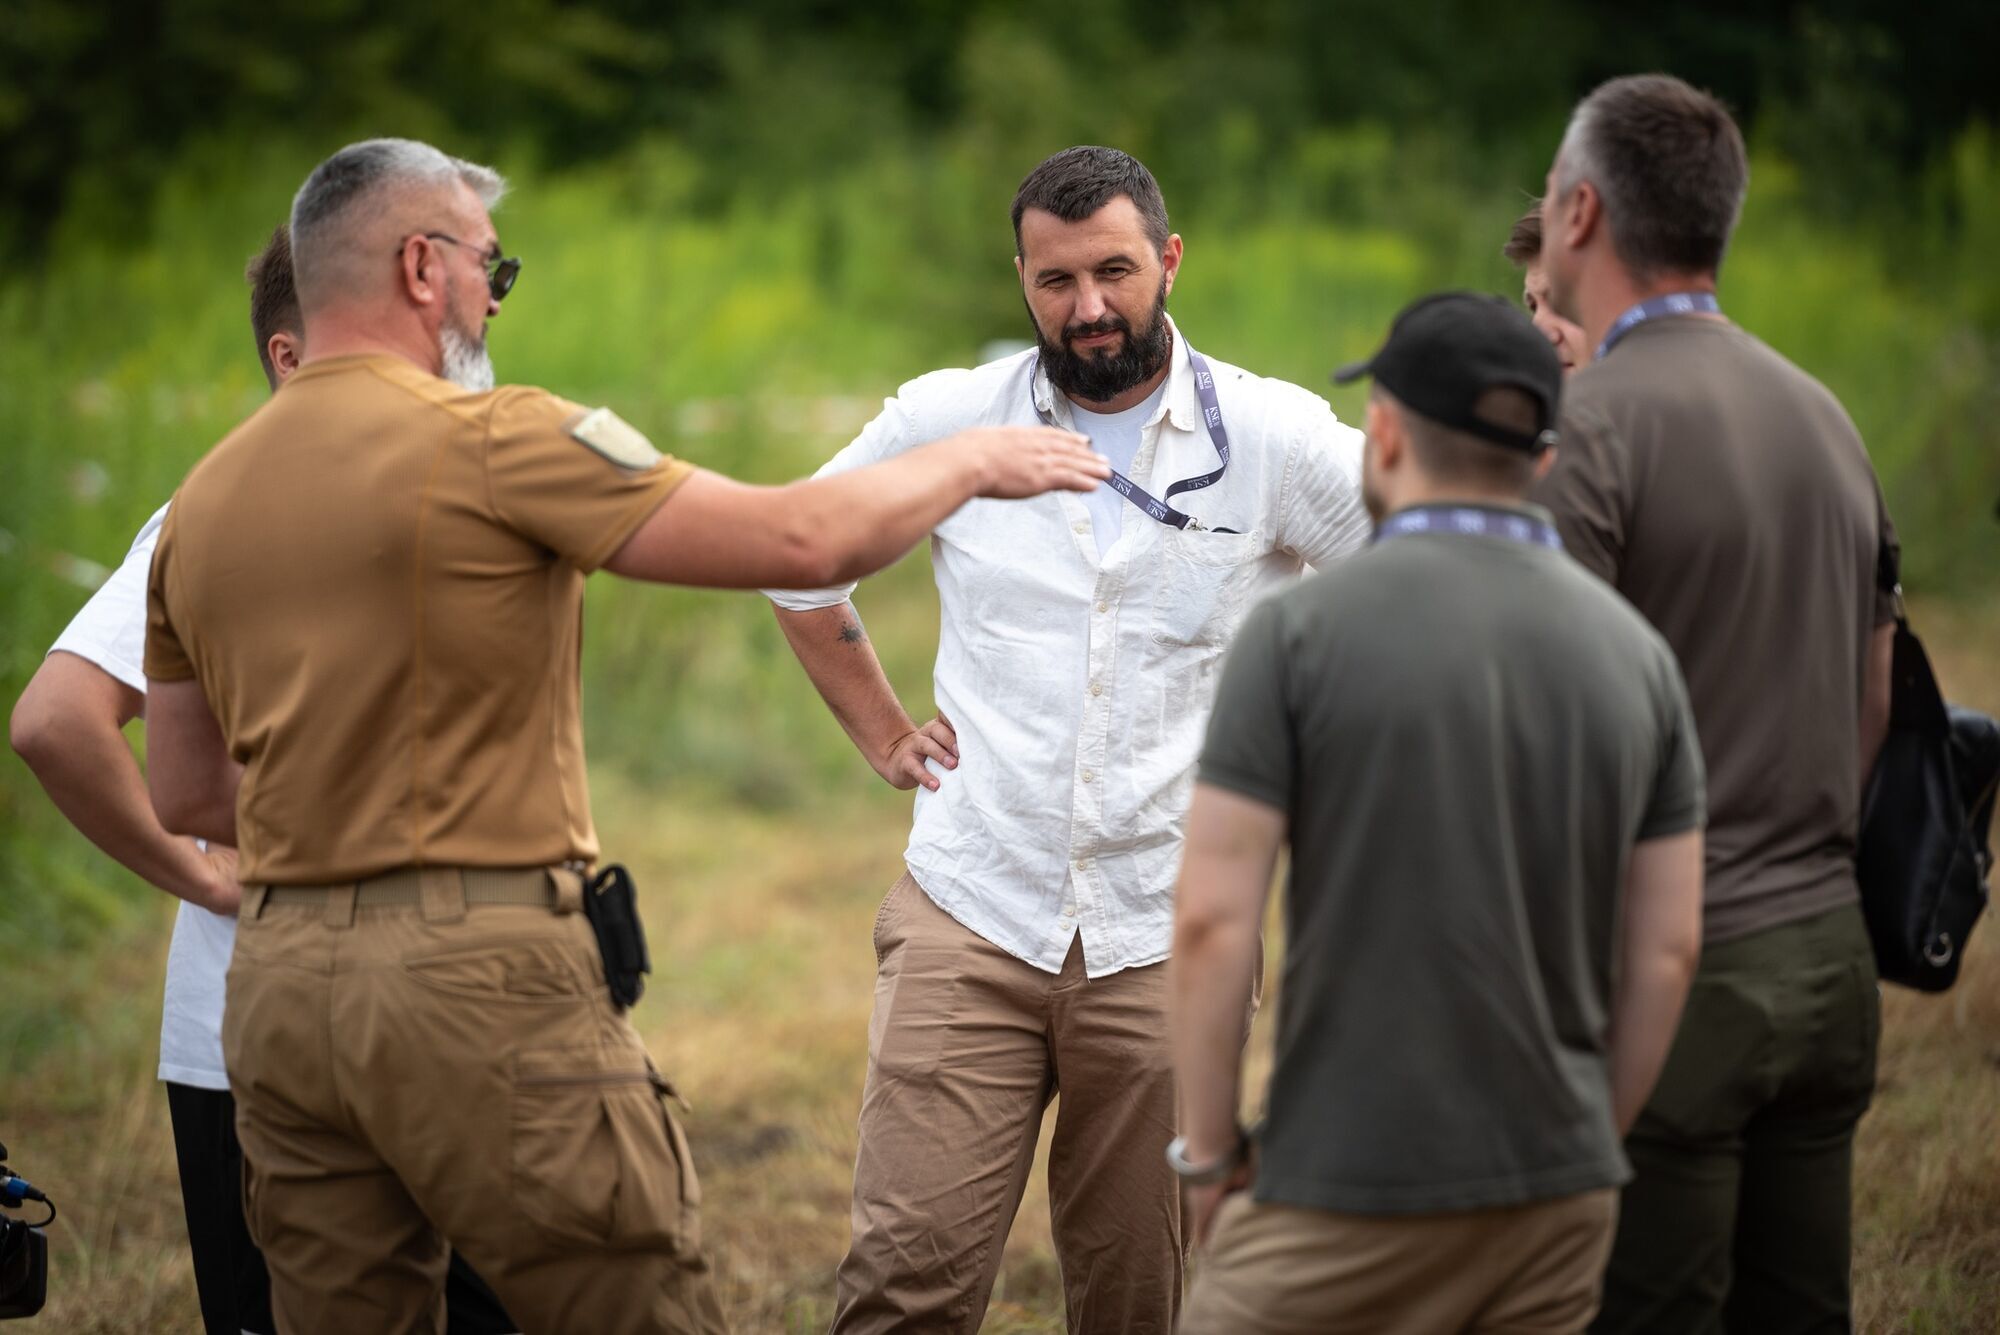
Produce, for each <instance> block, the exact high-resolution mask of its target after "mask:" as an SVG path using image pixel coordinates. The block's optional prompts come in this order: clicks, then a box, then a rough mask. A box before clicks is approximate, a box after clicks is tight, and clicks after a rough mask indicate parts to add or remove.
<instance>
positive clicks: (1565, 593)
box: [1200, 511, 1702, 1214]
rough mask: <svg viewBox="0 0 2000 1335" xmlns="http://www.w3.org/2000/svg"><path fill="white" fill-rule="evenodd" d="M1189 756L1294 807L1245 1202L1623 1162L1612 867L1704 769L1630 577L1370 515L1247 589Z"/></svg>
mask: <svg viewBox="0 0 2000 1335" xmlns="http://www.w3.org/2000/svg"><path fill="white" fill-rule="evenodd" d="M1516 513H1528V514H1534V515H1537V516H1539V515H1540V512H1538V511H1527V512H1516ZM1544 517H1545V516H1544ZM1200 777H1201V781H1202V782H1203V783H1207V784H1214V785H1216V786H1219V787H1222V788H1227V789H1229V790H1231V791H1232V792H1236V793H1240V794H1242V795H1244V796H1246V797H1249V798H1252V799H1254V800H1256V801H1259V802H1264V803H1267V804H1269V805H1271V806H1274V807H1278V808H1280V809H1282V810H1283V811H1284V812H1285V814H1286V817H1287V820H1288V826H1289V835H1288V837H1289V839H1290V843H1291V871H1290V877H1289V880H1288V883H1287V890H1286V895H1285V931H1286V940H1285V961H1284V975H1283V984H1282V986H1281V988H1280V989H1279V993H1278V1045H1277V1064H1276V1069H1275V1070H1274V1072H1273V1074H1272V1076H1271V1087H1270V1095H1269V1119H1268V1121H1267V1123H1266V1124H1265V1127H1264V1129H1263V1131H1262V1133H1261V1139H1260V1160H1259V1166H1258V1172H1257V1182H1256V1197H1257V1199H1258V1200H1262V1201H1277V1202H1284V1203H1287V1204H1293V1205H1303V1206H1311V1207H1317V1208H1320V1209H1327V1210H1339V1211H1346V1212H1352V1213H1364V1214H1404V1213H1433V1212H1442V1211H1451V1210H1466V1209H1477V1208H1483V1207H1489V1206H1501V1205H1512V1204H1519V1203H1523V1202H1529V1201H1535V1200H1543V1199H1548V1198H1552V1197H1556V1196H1563V1195H1568V1194H1571V1193H1574V1192H1579V1191H1588V1190H1593V1189H1596V1188H1599V1187H1606V1186H1612V1185H1615V1184H1617V1183H1619V1182H1622V1181H1624V1180H1625V1178H1626V1177H1628V1176H1629V1171H1628V1168H1627V1166H1626V1162H1625V1158H1624V1154H1623V1152H1622V1150H1621V1148H1620V1144H1619V1137H1618V1132H1617V1130H1616V1128H1615V1126H1614V1124H1613V1121H1612V1112H1611V1089H1610V1081H1609V1071H1608V1066H1607V1062H1606V1052H1605V1038H1606V1031H1607V1027H1608V1025H1609V1021H1610V1001H1611V989H1612V975H1613V961H1614V958H1615V946H1616V941H1617V928H1618V921H1619V904H1620V900H1621V896H1622V893H1623V886H1624V878H1625V872H1626V865H1627V861H1628V858H1629V856H1630V853H1631V850H1632V846H1633V844H1634V843H1635V842H1637V841H1640V840H1646V839H1653V838H1658V837H1663V836H1666V835H1671V834H1679V833H1682V832H1684V831H1687V830H1690V829H1693V828H1696V827H1697V826H1699V825H1700V823H1701V820H1702V771H1701V758H1700V755H1699V752H1698V750H1697V748H1696V745H1695V734H1694V724H1693V721H1692V720H1691V718H1690V717H1689V714H1688V708H1687V703H1686V697H1685V693H1684V691H1683V689H1682V686H1681V681H1680V675H1679V673H1678V672H1677V671H1676V669H1675V667H1674V661H1673V655H1672V654H1671V653H1670V652H1669V651H1668V649H1667V647H1666V645H1665V644H1664V643H1663V642H1662V641H1661V639H1660V637H1659V635H1658V634H1657V633H1655V632H1654V631H1653V630H1652V628H1651V627H1649V626H1647V625H1646V623H1645V621H1644V620H1643V619H1641V618H1640V617H1639V616H1638V615H1637V614H1636V613H1635V612H1633V610H1632V609H1631V608H1630V607H1629V606H1627V605H1626V604H1625V602H1624V601H1623V600H1622V599H1620V598H1619V597H1618V596H1617V595H1615V594H1614V593H1612V592H1611V590H1610V589H1608V588H1606V587H1605V586H1604V584H1603V583H1601V582H1600V581H1598V580H1596V579H1594V578H1592V577H1591V576H1590V575H1589V574H1588V573H1587V572H1586V571H1584V570H1583V568H1582V567H1581V566H1578V565H1577V564H1576V563H1575V562H1574V561H1572V560H1570V559H1569V558H1568V557H1567V556H1565V555H1563V554H1562V553H1561V552H1559V551H1554V550H1550V549H1548V548H1544V547H1537V546H1532V545H1529V544H1526V543H1521V542H1515V541H1511V540H1508V539H1505V538H1500V537H1487V536H1473V535H1466V534H1460V533H1456V532H1439V531H1434V532H1430V533H1422V534H1408V535H1405V536H1400V537H1393V538H1389V539H1386V540H1384V541H1382V542H1379V543H1377V544H1376V545H1375V546H1373V547H1371V548H1369V549H1368V550H1367V551H1365V552H1363V553H1361V554H1360V555H1358V556H1354V557H1350V558H1349V559H1348V560H1347V561H1345V562H1343V563H1341V564H1340V565H1339V566H1336V567H1334V568H1332V569H1330V570H1328V571H1326V572H1325V573H1323V574H1319V575H1316V576H1313V577H1312V578H1310V579H1308V580H1306V581H1305V582H1303V583H1301V584H1299V585H1296V586H1294V587H1293V588H1291V589H1289V590H1287V591H1285V592H1283V593H1281V594H1279V595H1277V596H1276V597H1274V598H1272V599H1270V600H1269V601H1267V602H1265V603H1264V604H1262V605H1261V606H1260V607H1258V608H1257V609H1256V610H1255V611H1254V612H1252V613H1251V615H1250V617H1249V619H1248V620H1247V621H1246V623H1245V624H1244V626H1243V629H1242V631H1241V632H1240V633H1239V634H1238V636H1237V639H1236V643H1235V646H1234V647H1233V648H1232V650H1231V651H1230V655H1229V658H1228V661H1227V662H1226V663H1225V665H1224V667H1223V671H1222V679H1221V683H1220V686H1219V688H1218V693H1217V696H1216V701H1215V708H1214V712H1213V714H1212V715H1211V717H1210V721H1209V730H1208V742H1207V745H1206V747H1205V749H1204V750H1203V752H1202V757H1201V770H1200Z"/></svg>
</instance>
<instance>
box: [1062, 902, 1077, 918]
mask: <svg viewBox="0 0 2000 1335" xmlns="http://www.w3.org/2000/svg"><path fill="white" fill-rule="evenodd" d="M1075 916H1076V905H1074V904H1065V905H1063V917H1065V918H1074V917H1075Z"/></svg>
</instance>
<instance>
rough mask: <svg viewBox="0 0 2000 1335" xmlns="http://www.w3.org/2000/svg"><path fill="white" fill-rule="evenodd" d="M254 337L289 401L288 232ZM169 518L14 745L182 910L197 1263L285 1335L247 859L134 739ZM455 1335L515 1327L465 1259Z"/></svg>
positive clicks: (293, 313)
mask: <svg viewBox="0 0 2000 1335" xmlns="http://www.w3.org/2000/svg"><path fill="white" fill-rule="evenodd" d="M245 277H246V278H247V279H248V280H249V283H250V290H251V294H250V325H251V329H252V332H253V333H254V334H255V335H256V338H257V356H258V358H259V360H260V361H261V362H262V363H263V367H264V376H265V378H266V379H267V380H268V381H269V382H270V385H271V388H272V390H273V391H275V390H276V389H277V388H278V386H279V385H280V384H281V383H283V382H284V380H285V379H286V377H288V376H290V375H291V373H292V372H293V371H295V370H297V369H298V366H299V358H300V354H301V352H302V350H303V344H304V339H303V337H302V335H301V333H300V329H301V320H300V315H299V300H298V293H297V291H296V289H295V288H294V286H293V283H292V251H291V245H290V241H289V234H288V232H287V229H286V228H284V227H279V228H278V229H277V230H276V231H275V232H273V233H272V235H271V239H270V241H269V242H267V243H266V245H265V246H264V249H263V250H262V251H260V252H258V254H257V256H256V257H255V258H254V259H252V260H251V261H250V265H249V268H248V270H247V271H246V273H245ZM166 515H167V507H166V506H164V505H163V506H161V507H160V508H159V509H158V510H156V511H154V512H153V516H152V518H150V519H148V520H147V521H146V524H145V526H144V527H143V528H141V529H140V530H139V534H138V536H137V537H135V538H134V539H133V540H132V547H131V550H130V551H128V552H127V553H126V555H125V559H124V560H123V561H122V562H120V563H119V566H118V569H117V570H115V571H113V572H112V574H111V577H110V578H109V579H107V580H106V581H105V582H104V584H103V586H102V587H100V588H99V589H98V591H97V592H96V593H95V594H93V595H91V598H90V601H89V602H87V603H85V604H84V606H83V609H82V610H81V611H79V612H78V613H77V614H76V617H75V619H74V620H72V621H71V622H70V623H69V626H68V628H67V629H65V630H64V631H63V633H62V634H61V635H60V636H58V637H57V638H56V642H55V644H54V645H52V646H50V648H49V653H48V657H47V658H46V659H44V660H43V662H42V666H41V667H40V668H39V669H37V671H36V672H35V675H34V677H33V678H32V679H31V680H30V681H29V683H28V686H27V689H26V690H24V691H22V693H21V698H20V700H19V701H18V702H17V703H16V704H15V707H14V713H13V717H12V720H11V723H10V728H9V734H10V740H11V741H12V743H13V746H14V749H15V750H16V751H17V752H19V753H20V755H21V758H22V759H23V760H25V761H26V762H27V763H28V766H29V768H30V769H32V770H33V771H34V773H35V777H36V778H37V779H38V780H40V781H41V784H42V787H43V788H44V789H45V790H46V791H47V792H48V794H49V797H50V798H51V799H52V800H53V801H54V802H55V804H56V806H57V807H58V808H60V809H61V810H62V813H63V814H64V815H65V816H67V817H68V818H69V820H70V822H71V823H72V824H74V825H75V826H76V828H77V829H78V830H79V831H81V832H82V833H83V834H84V835H85V837H87V838H88V839H89V840H90V841H91V842H92V843H94V844H96V845H97V846H98V847H99V848H101V849H103V850H104V852H105V853H107V854H109V855H110V856H111V857H113V858H115V859H117V861H118V862H120V863H122V864H123V865H124V866H125V867H127V868H128V869H130V870H131V871H132V872H134V873H136V874H137V875H138V876H140V877H142V878H143V879H145V880H146V881H148V882H150V883H151V884H153V885H155V886H157V887H159V888H160V889H162V890H165V891H166V892H167V893H168V894H171V895H173V896H175V897H176V898H178V899H179V900H180V901H181V904H180V910H179V914H178V916H177V917H175V919H174V934H173V941H172V943H171V944H170V945H169V946H168V948H167V982H166V994H165V997H164V999H163V1004H162V1007H161V1012H160V1080H161V1081H162V1082H163V1083H164V1084H165V1085H166V1087H167V1109H168V1114H169V1116H170V1117H171V1118H172V1120H173V1128H174V1157H175V1159H176V1160H177V1162H178V1165H179V1169H180V1179H181V1203H182V1206H183V1209H184V1211H185V1214H186V1217H187V1229H188V1249H189V1251H190V1252H191V1253H192V1254H193V1258H194V1274H195V1288H196V1291H197V1294H198V1297H199V1300H200V1304H201V1313H202V1324H203V1326H204V1327H205V1329H206V1330H207V1332H208V1335H237V1332H239V1331H240V1332H245V1333H246V1335H272V1332H275V1331H276V1329H277V1326H276V1325H275V1323H274V1322H273V1319H272V1316H271V1291H270V1277H269V1275H268V1273H267V1271H266V1269H265V1266H264V1258H263V1255H262V1253H260V1252H259V1251H258V1250H257V1246H256V1244H255V1243H254V1242H253V1241H252V1240H251V1238H250V1231H249V1228H248V1227H247V1226H246V1225H245V1223H244V1219H243V1201H242V1177H243V1173H242V1152H241V1149H240V1148H239V1146H238V1144H237V1140H236V1131H235V1126H234V1120H235V1100H234V1099H233V1098H232V1097H231V1095H230V1093H229V1077H228V1075H227V1073H226V1072H225V1071H224V1070H223V1066H222V1009H223V978H224V975H225V974H227V972H228V970H229V956H230V952H231V950H232V949H233V947H234V946H235V942H236V909H237V904H238V902H239V901H240V900H241V898H242V893H243V891H242V887H241V886H240V885H238V884H237V882H236V851H235V850H234V849H232V848H226V847H222V846H219V845H218V846H213V847H211V846H209V845H207V844H204V843H203V842H202V841H200V840H196V839H185V838H181V837H179V836H177V835H172V834H169V833H167V831H166V830H165V829H164V828H162V827H161V825H160V821H159V817H158V816H156V815H155V814H154V812H153V805H152V801H151V799H150V798H149V797H148V795H147V791H146V780H145V777H144V776H143V775H142V774H141V773H140V772H139V766H138V762H137V761H135V760H134V759H133V756H132V751H131V748H130V747H128V746H127V745H126V743H125V738H124V736H123V733H122V729H123V728H124V727H125V725H126V724H128V723H130V722H131V721H132V720H133V719H134V718H137V717H138V716H139V715H140V714H141V713H143V712H144V710H145V703H146V694H145V692H146V669H145V666H144V657H145V645H146V578H147V575H148V574H149V573H150V571H151V569H152V563H153V547H154V544H155V543H156V542H157V541H158V540H159V535H160V523H161V521H162V520H164V519H165V518H166ZM446 1304H447V1315H448V1317H449V1335H497V1333H498V1332H505V1331H512V1330H513V1329H514V1328H515V1326H514V1323H513V1321H512V1320H511V1319H509V1318H508V1316H507V1314H506V1312H505V1311H504V1310H503V1309H502V1308H501V1306H500V1300H499V1299H498V1298H496V1297H494V1296H493V1292H492V1290H491V1289H489V1288H488V1287H487V1286H486V1284H485V1283H484V1282H483V1281H482V1280H480V1279H479V1277H478V1276H477V1275H476V1274H474V1273H473V1271H472V1269H471V1268H470V1267H469V1266H467V1265H466V1264H465V1263H464V1261H462V1260H461V1259H459V1258H458V1257H456V1256H454V1257H453V1258H452V1265H451V1271H450V1275H449V1277H448V1279H447V1282H446Z"/></svg>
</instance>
